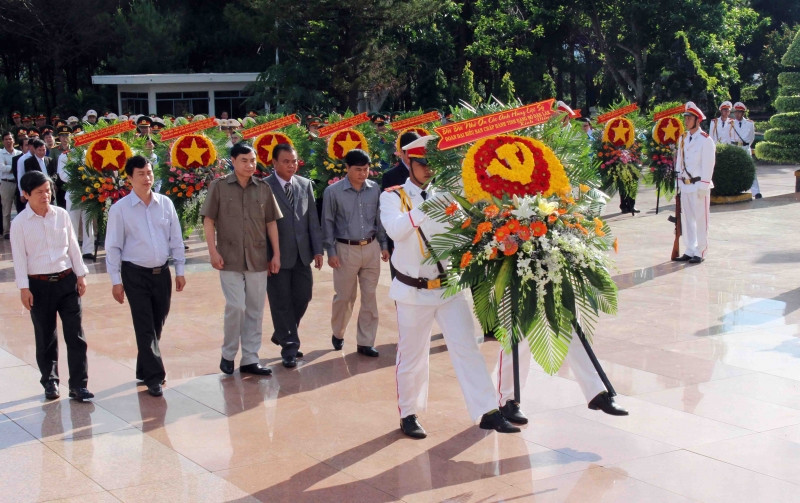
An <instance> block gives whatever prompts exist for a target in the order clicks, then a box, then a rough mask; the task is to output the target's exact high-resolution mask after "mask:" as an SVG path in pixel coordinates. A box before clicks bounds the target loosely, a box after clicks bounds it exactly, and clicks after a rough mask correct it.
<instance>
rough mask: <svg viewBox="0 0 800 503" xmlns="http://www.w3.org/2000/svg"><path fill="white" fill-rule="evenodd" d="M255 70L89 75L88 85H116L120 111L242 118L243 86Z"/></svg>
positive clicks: (244, 94)
mask: <svg viewBox="0 0 800 503" xmlns="http://www.w3.org/2000/svg"><path fill="white" fill-rule="evenodd" d="M257 77H258V73H153V74H143V75H93V76H92V84H96V85H115V86H117V106H118V108H117V113H120V114H128V113H131V114H155V115H159V116H163V115H164V114H172V115H174V116H176V117H177V116H182V115H185V114H189V113H190V114H193V115H197V114H203V115H213V116H215V117H219V116H220V114H221V113H222V112H223V111H224V112H228V114H229V115H230V117H244V116H245V114H246V113H247V109H246V108H245V105H244V101H245V100H246V99H247V98H248V97H249V96H250V94H248V92H247V91H245V87H246V86H247V85H248V84H251V83H253V82H255V81H256V78H257Z"/></svg>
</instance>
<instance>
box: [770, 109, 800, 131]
mask: <svg viewBox="0 0 800 503" xmlns="http://www.w3.org/2000/svg"><path fill="white" fill-rule="evenodd" d="M769 123H770V124H771V125H772V126H773V127H776V128H781V129H786V130H788V131H799V132H800V112H786V113H782V114H776V115H773V116H772V117H771V118H770V119H769Z"/></svg>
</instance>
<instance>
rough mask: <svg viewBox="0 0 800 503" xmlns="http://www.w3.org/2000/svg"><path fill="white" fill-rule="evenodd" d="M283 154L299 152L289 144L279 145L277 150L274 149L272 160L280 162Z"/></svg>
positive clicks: (276, 147)
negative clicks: (279, 158) (279, 159)
mask: <svg viewBox="0 0 800 503" xmlns="http://www.w3.org/2000/svg"><path fill="white" fill-rule="evenodd" d="M281 152H295V153H296V152H297V150H295V149H294V147H293V146H291V145H289V144H288V143H278V144H277V145H275V148H273V149H272V160H274V161H276V160H278V157H280V155H281Z"/></svg>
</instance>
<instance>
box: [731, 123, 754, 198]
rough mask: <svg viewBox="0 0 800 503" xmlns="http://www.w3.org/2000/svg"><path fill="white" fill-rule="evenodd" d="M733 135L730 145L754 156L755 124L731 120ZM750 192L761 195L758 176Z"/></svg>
mask: <svg viewBox="0 0 800 503" xmlns="http://www.w3.org/2000/svg"><path fill="white" fill-rule="evenodd" d="M731 122H732V123H733V124H732V127H731V135H730V143H731V144H732V145H738V146H739V147H741V148H742V149H743V150H744V151H745V152H747V155H753V154H752V152H753V151H752V145H753V140H755V139H756V127H755V123H754V122H753V121H751V120H750V119H748V118H746V117H743V118H742V120H736V119H731ZM750 192H751V193H752V194H753V195H756V194H760V193H761V189H760V187H759V186H758V176H755V177H753V185H752V186H751V187H750Z"/></svg>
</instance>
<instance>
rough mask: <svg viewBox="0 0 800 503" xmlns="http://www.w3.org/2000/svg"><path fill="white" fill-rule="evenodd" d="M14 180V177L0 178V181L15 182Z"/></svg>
mask: <svg viewBox="0 0 800 503" xmlns="http://www.w3.org/2000/svg"><path fill="white" fill-rule="evenodd" d="M13 181H14V179H13V178H2V179H0V182H13Z"/></svg>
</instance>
